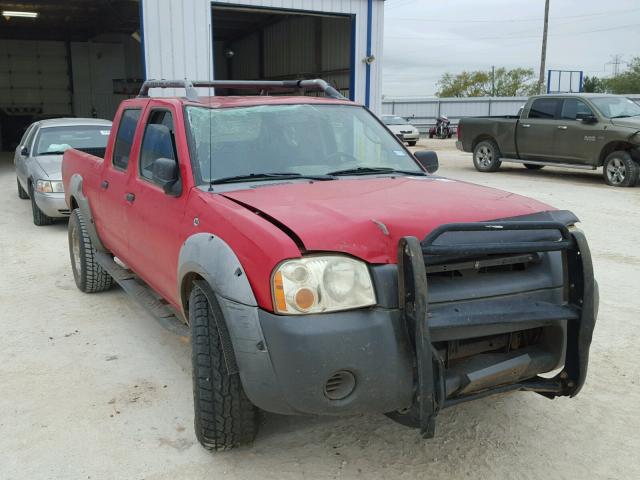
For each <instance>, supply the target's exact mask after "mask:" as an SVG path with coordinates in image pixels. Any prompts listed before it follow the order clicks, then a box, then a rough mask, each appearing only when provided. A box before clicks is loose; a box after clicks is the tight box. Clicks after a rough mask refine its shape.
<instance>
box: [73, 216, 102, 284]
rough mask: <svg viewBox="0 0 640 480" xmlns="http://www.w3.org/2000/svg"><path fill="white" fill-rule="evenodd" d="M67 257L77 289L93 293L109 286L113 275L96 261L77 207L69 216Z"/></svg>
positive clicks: (89, 238)
mask: <svg viewBox="0 0 640 480" xmlns="http://www.w3.org/2000/svg"><path fill="white" fill-rule="evenodd" d="M69 257H70V258H71V269H72V270H73V279H74V280H75V281H76V286H77V287H78V289H80V290H81V291H83V292H85V293H95V292H102V291H104V290H109V289H110V288H111V286H112V285H113V277H112V276H111V275H109V274H108V273H107V271H106V270H105V269H104V268H102V266H101V265H100V264H99V263H98V262H97V261H96V258H95V249H94V248H93V244H92V243H91V237H89V233H88V232H87V227H86V226H85V223H84V218H83V217H82V214H81V213H80V209H78V208H76V209H75V210H74V211H73V212H71V216H70V217H69Z"/></svg>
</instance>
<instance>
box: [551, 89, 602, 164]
mask: <svg viewBox="0 0 640 480" xmlns="http://www.w3.org/2000/svg"><path fill="white" fill-rule="evenodd" d="M585 115H591V116H593V117H594V118H597V117H596V115H595V113H594V112H593V110H592V109H591V107H589V106H588V105H587V104H586V103H585V102H583V101H582V100H580V99H578V98H565V99H564V100H563V103H562V111H561V114H560V118H561V120H562V124H561V125H559V126H558V129H557V130H556V139H555V151H556V156H557V158H558V160H560V161H562V162H565V163H575V164H591V163H593V159H594V157H595V156H596V153H597V152H600V150H601V149H602V146H603V144H604V129H603V124H602V123H599V122H595V123H585V122H583V121H582V120H580V117H581V116H585Z"/></svg>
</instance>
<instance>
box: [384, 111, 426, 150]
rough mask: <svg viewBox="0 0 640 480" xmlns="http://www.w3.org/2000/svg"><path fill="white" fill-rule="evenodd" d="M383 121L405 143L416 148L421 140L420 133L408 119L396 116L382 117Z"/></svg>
mask: <svg viewBox="0 0 640 480" xmlns="http://www.w3.org/2000/svg"><path fill="white" fill-rule="evenodd" d="M382 121H383V122H384V124H385V125H386V126H387V127H388V128H389V130H391V131H392V132H393V133H394V135H396V136H397V137H398V138H399V139H401V140H402V141H403V142H407V143H408V144H409V145H410V146H412V147H414V146H415V145H416V143H418V140H420V132H419V131H418V129H417V128H416V127H414V126H413V125H411V124H410V123H409V121H408V120H407V119H406V118H402V117H398V116H396V115H382Z"/></svg>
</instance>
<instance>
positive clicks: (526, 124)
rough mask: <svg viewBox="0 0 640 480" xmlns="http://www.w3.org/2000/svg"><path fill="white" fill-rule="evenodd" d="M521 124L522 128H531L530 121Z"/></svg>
mask: <svg viewBox="0 0 640 480" xmlns="http://www.w3.org/2000/svg"><path fill="white" fill-rule="evenodd" d="M520 125H522V128H529V127H530V126H531V124H530V123H521V124H520Z"/></svg>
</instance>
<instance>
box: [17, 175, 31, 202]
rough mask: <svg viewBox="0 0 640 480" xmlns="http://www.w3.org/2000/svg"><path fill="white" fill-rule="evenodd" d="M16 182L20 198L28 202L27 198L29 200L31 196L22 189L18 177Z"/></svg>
mask: <svg viewBox="0 0 640 480" xmlns="http://www.w3.org/2000/svg"><path fill="white" fill-rule="evenodd" d="M16 182H18V197H19V198H21V199H22V200H26V199H27V198H29V194H28V193H27V192H26V190H25V189H24V188H22V185H20V180H18V177H16Z"/></svg>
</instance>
